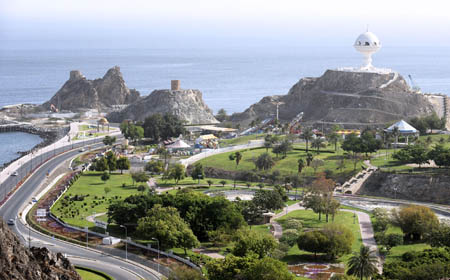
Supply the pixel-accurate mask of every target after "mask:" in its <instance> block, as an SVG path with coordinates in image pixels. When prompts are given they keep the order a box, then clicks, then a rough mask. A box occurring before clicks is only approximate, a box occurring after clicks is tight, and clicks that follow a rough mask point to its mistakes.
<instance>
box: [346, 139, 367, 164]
mask: <svg viewBox="0 0 450 280" xmlns="http://www.w3.org/2000/svg"><path fill="white" fill-rule="evenodd" d="M342 149H343V150H344V151H346V152H351V153H352V159H353V170H356V164H357V163H358V161H359V157H358V154H359V153H361V152H363V151H364V150H363V147H362V140H361V139H360V138H359V137H358V136H357V135H356V134H355V133H352V134H349V135H347V137H346V138H345V140H344V142H343V143H342Z"/></svg>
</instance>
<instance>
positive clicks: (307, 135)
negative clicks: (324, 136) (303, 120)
mask: <svg viewBox="0 0 450 280" xmlns="http://www.w3.org/2000/svg"><path fill="white" fill-rule="evenodd" d="M313 135H314V133H313V131H312V129H311V128H309V127H308V128H305V129H304V130H303V131H302V134H301V136H300V137H301V138H303V139H304V140H305V142H306V153H308V143H309V141H310V140H311V139H312V138H313Z"/></svg>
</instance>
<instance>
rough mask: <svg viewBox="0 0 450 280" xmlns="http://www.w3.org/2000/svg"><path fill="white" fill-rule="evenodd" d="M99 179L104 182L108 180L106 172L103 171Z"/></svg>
mask: <svg viewBox="0 0 450 280" xmlns="http://www.w3.org/2000/svg"><path fill="white" fill-rule="evenodd" d="M100 179H102V181H103V183H106V181H108V180H109V174H108V172H106V171H105V172H103V174H102V176H100Z"/></svg>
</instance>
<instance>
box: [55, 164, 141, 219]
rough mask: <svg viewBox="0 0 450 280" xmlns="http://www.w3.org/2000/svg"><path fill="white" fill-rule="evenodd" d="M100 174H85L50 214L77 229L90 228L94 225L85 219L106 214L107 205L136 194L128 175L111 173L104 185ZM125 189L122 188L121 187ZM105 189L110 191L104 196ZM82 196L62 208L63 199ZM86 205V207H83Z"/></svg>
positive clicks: (136, 191) (135, 187) (135, 188)
mask: <svg viewBox="0 0 450 280" xmlns="http://www.w3.org/2000/svg"><path fill="white" fill-rule="evenodd" d="M101 174H102V172H85V173H84V174H83V175H81V177H80V178H79V179H78V180H77V181H76V182H75V183H74V184H73V185H72V186H71V187H70V188H69V190H68V191H67V192H66V193H65V194H64V195H63V196H62V197H61V198H60V199H59V200H58V201H57V202H56V203H55V205H54V206H53V207H52V209H51V210H52V213H53V214H54V215H56V216H58V217H59V218H62V219H63V220H64V221H65V222H66V223H69V224H71V225H75V226H78V227H84V226H88V227H92V228H94V227H95V226H94V223H91V222H88V221H86V217H87V216H90V215H93V214H94V212H95V213H103V212H107V208H108V206H109V203H110V202H111V201H112V200H113V199H115V198H121V199H124V198H126V197H128V196H130V195H132V194H137V193H138V190H137V185H136V186H132V184H133V182H132V180H131V176H130V174H128V173H127V174H123V175H121V174H120V173H112V174H111V178H110V179H109V180H108V181H106V183H104V182H103V181H102V180H101V179H100V176H101ZM123 184H126V186H127V187H125V188H123V187H122V185H123ZM105 187H109V188H110V189H111V191H110V192H109V193H108V194H105ZM75 195H78V196H84V199H83V200H82V201H73V202H72V203H71V204H69V206H66V207H64V206H63V197H68V196H70V197H74V196H75ZM85 204H86V205H85ZM72 214H74V215H73V216H72Z"/></svg>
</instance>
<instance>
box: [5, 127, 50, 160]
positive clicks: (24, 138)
mask: <svg viewBox="0 0 450 280" xmlns="http://www.w3.org/2000/svg"><path fill="white" fill-rule="evenodd" d="M42 141H43V139H42V138H41V137H39V136H38V135H35V134H29V133H25V132H4V133H0V155H1V156H0V167H1V166H3V164H5V163H8V162H10V161H12V160H13V159H16V158H18V157H20V154H19V153H18V152H19V151H21V152H25V151H28V150H30V149H32V148H33V147H34V146H36V145H37V144H39V143H41V142H42Z"/></svg>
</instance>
